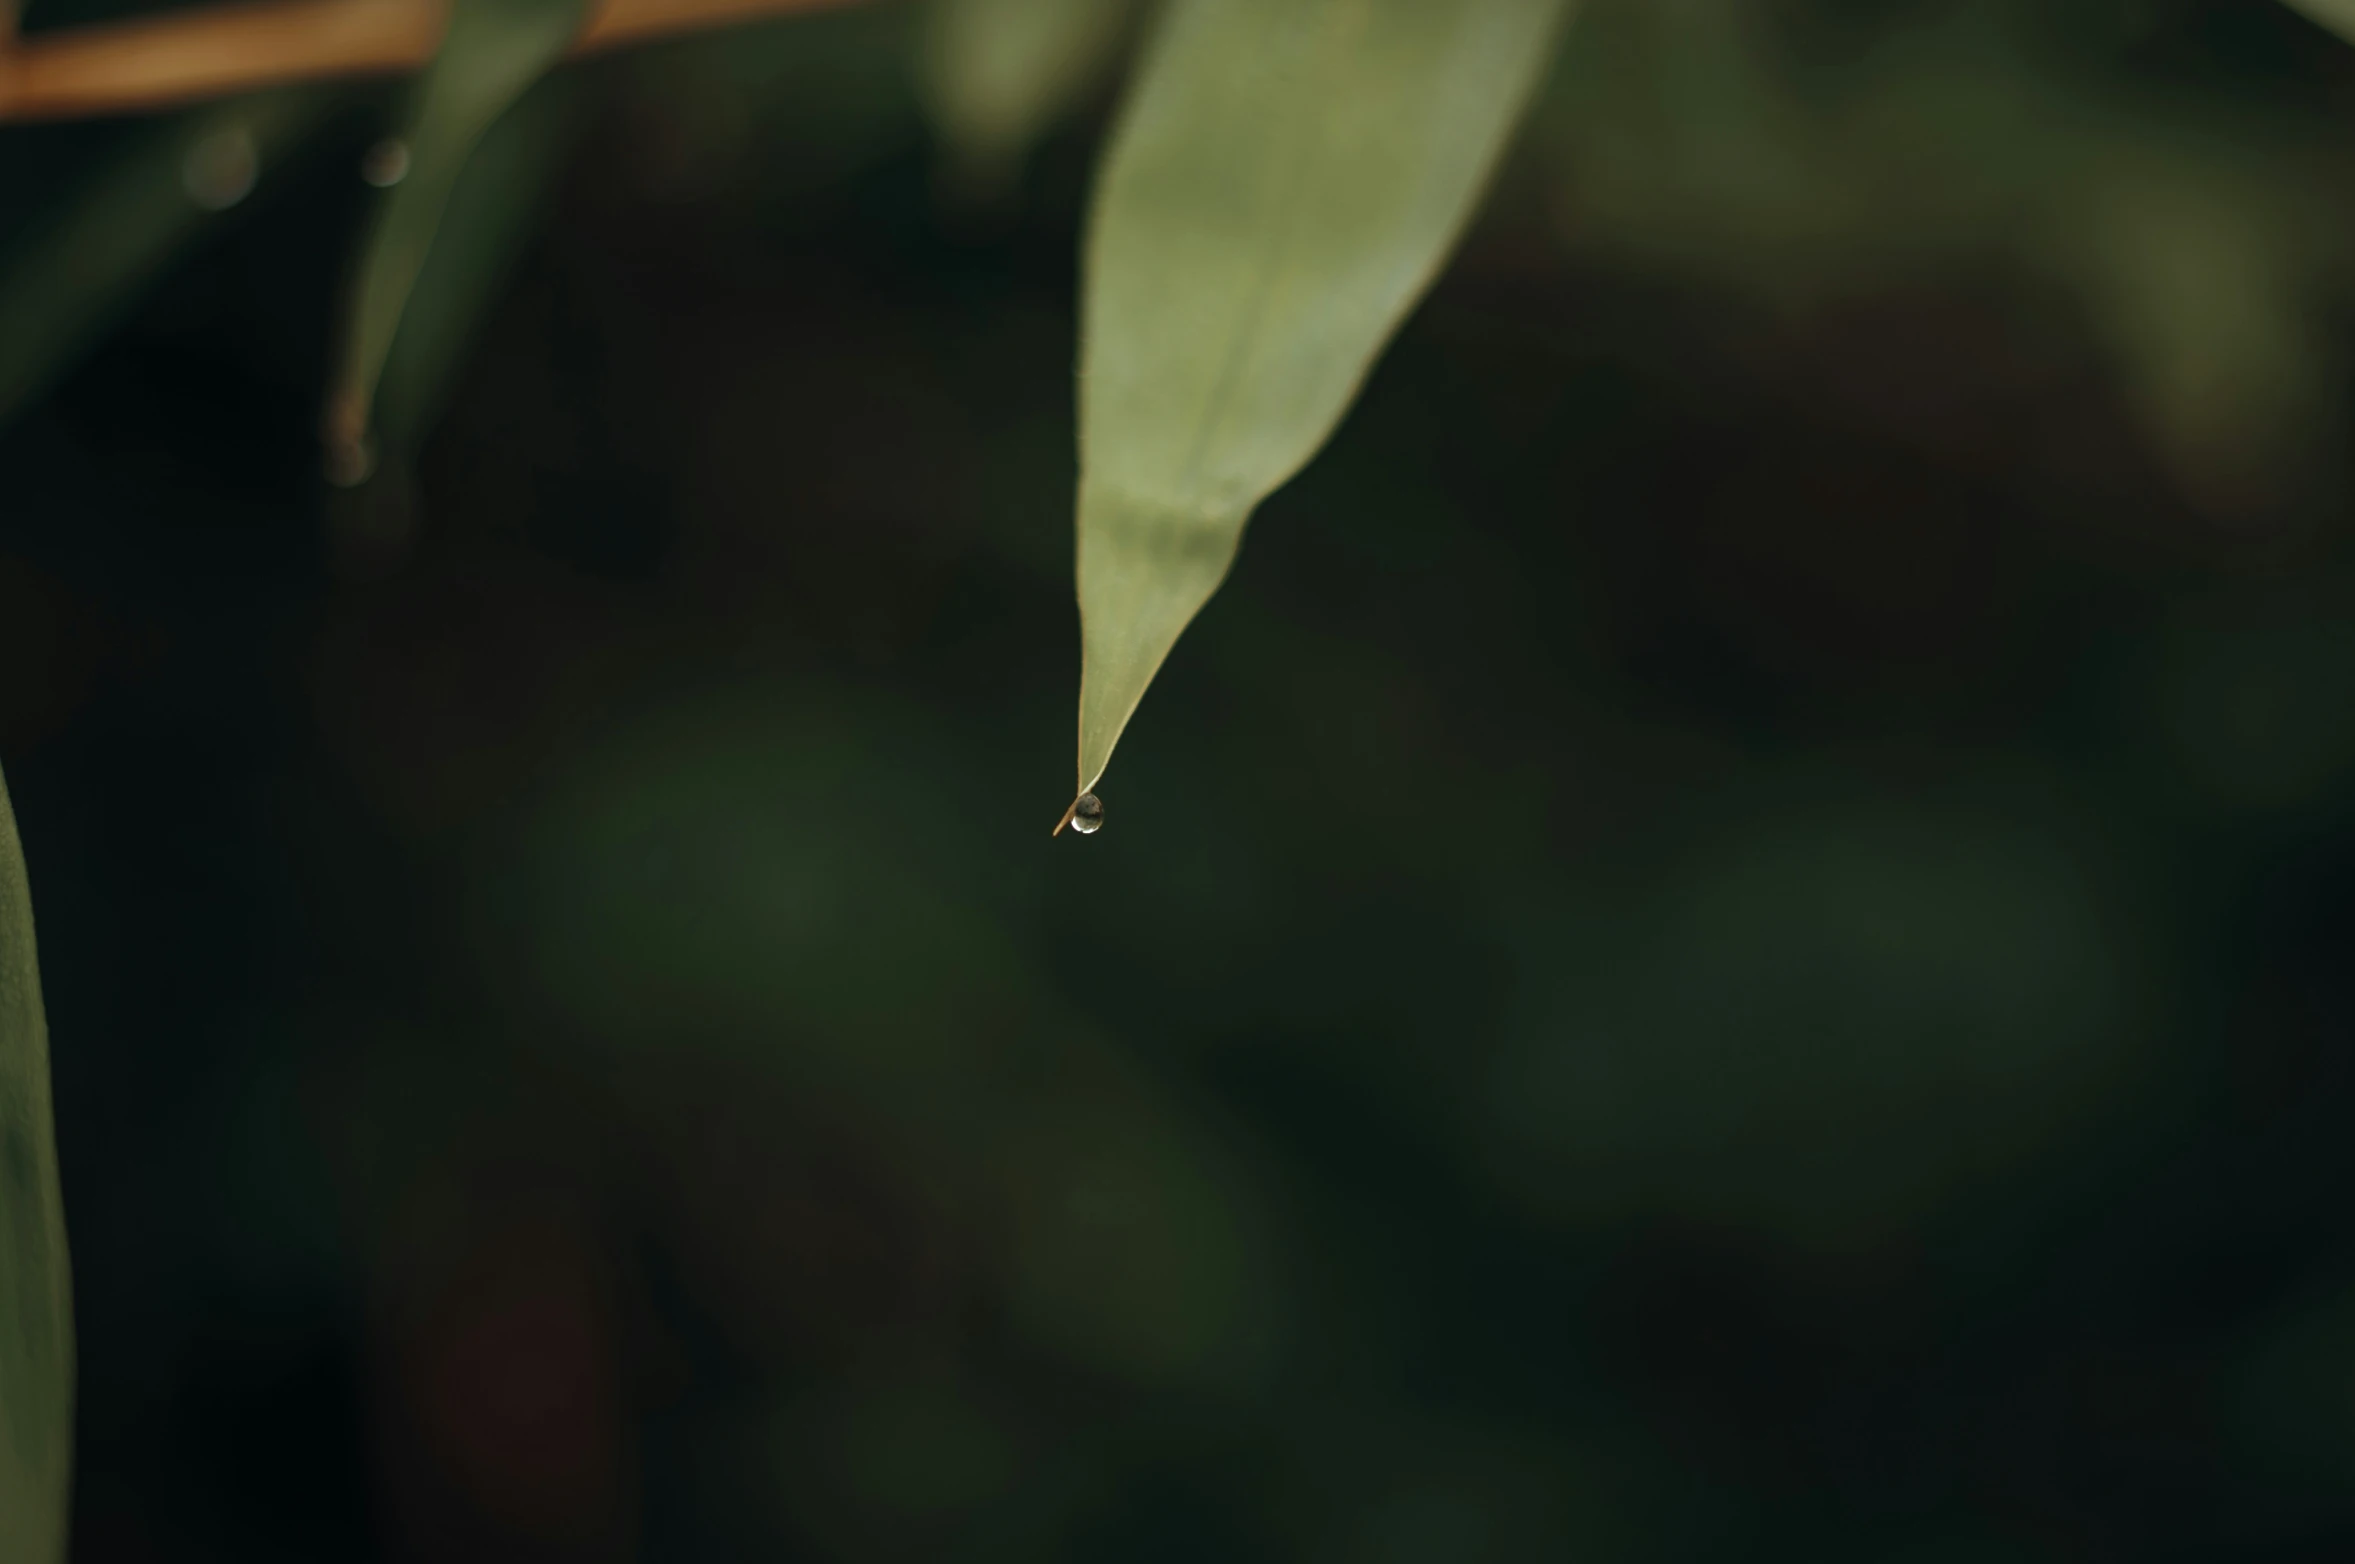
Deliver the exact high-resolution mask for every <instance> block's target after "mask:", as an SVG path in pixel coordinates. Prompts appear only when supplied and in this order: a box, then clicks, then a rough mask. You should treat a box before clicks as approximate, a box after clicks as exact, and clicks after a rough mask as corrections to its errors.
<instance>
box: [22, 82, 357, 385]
mask: <svg viewBox="0 0 2355 1564" xmlns="http://www.w3.org/2000/svg"><path fill="white" fill-rule="evenodd" d="M330 101H331V100H330V99H329V98H328V97H327V96H326V95H325V94H322V93H317V92H282V93H266V94H261V95H258V96H255V97H251V98H245V99H241V100H239V101H237V102H235V103H229V104H224V105H222V106H220V107H217V108H212V109H208V110H205V111H204V112H202V113H198V114H191V115H187V116H185V117H183V118H180V119H176V120H173V121H171V122H170V123H168V124H166V125H164V126H162V127H161V128H159V129H157V130H154V131H151V132H149V133H147V134H144V135H142V136H140V137H139V138H137V139H136V140H135V141H134V142H133V144H132V145H131V146H130V147H129V148H128V149H126V150H125V151H124V152H123V153H121V154H120V155H119V156H118V157H116V158H115V159H114V160H113V161H112V162H110V163H108V164H107V165H105V166H104V167H103V168H102V169H101V170H99V171H98V172H97V173H96V174H95V175H94V176H93V177H92V178H91V180H90V182H89V183H88V184H87V185H86V186H85V187H84V188H83V189H82V190H81V191H80V192H79V193H78V194H77V195H76V196H75V197H74V199H73V200H72V201H71V202H70V203H69V204H68V205H66V207H65V208H64V209H63V210H62V211H60V212H59V213H58V215H57V217H56V219H55V220H54V221H53V222H51V223H50V224H49V225H48V226H46V227H45V228H42V229H41V230H39V231H38V232H37V233H36V234H35V235H34V237H33V238H32V239H31V240H30V241H29V242H27V243H26V244H25V245H24V246H23V247H22V248H21V249H20V250H19V251H18V252H17V253H16V255H15V256H14V257H13V258H12V259H11V261H10V263H9V265H8V267H7V269H6V271H5V272H0V423H6V422H8V421H9V420H10V419H12V418H14V417H15V416H16V415H18V414H19V413H22V412H23V411H24V410H25V409H26V408H28V407H30V406H31V405H32V404H33V403H34V402H35V401H37V400H38V399H39V398H40V396H41V395H42V393H44V392H45V391H47V390H48V389H49V387H50V385H51V384H52V383H53V382H54V381H55V380H56V379H57V377H58V376H59V375H61V374H63V373H64V372H65V371H66V370H68V369H70V368H71V367H72V366H73V364H74V361H75V360H76V359H77V358H79V357H80V356H81V354H82V353H83V352H84V351H85V350H86V349H87V348H88V347H89V346H90V345H91V344H92V343H93V342H94V341H96V340H97V339H98V338H99V337H100V336H101V335H102V334H103V333H104V332H105V330H106V328H107V327H108V326H109V325H110V324H112V322H113V321H114V319H115V317H117V316H118V315H120V314H121V313H122V312H123V311H124V310H126V309H128V308H129V307H130V306H131V305H132V303H133V302H134V301H136V300H137V298H138V297H139V294H140V292H141V291H142V289H144V288H145V287H146V285H147V284H148V283H149V282H150V281H151V280H152V279H153V278H154V277H155V276H156V275H157V274H158V273H160V272H162V271H163V269H164V268H165V267H166V266H167V265H168V264H170V262H171V259H172V257H173V256H174V255H175V254H176V253H177V252H179V251H180V250H181V249H183V248H184V247H186V246H187V245H188V244H190V243H192V242H194V241H195V239H196V238H197V237H198V236H199V235H200V234H202V233H204V232H205V231H206V230H207V228H208V227H209V226H210V225H211V224H212V223H213V222H214V221H215V220H216V219H217V217H218V215H219V214H221V213H223V212H225V211H227V210H229V209H230V208H232V207H239V206H242V204H243V198H244V196H245V195H246V193H247V192H248V190H250V189H251V187H252V184H253V181H254V180H255V179H256V178H257V177H258V176H259V175H260V174H261V173H264V172H266V171H268V170H269V169H270V168H271V167H273V166H274V165H275V164H276V163H277V162H278V161H279V160H280V159H281V158H282V157H284V156H285V155H286V154H287V153H289V152H291V151H292V150H293V149H294V147H295V146H296V145H297V144H298V143H300V142H301V141H302V140H303V138H305V137H306V136H308V135H309V134H310V132H311V130H312V129H313V127H315V126H316V125H317V124H318V123H319V122H320V120H321V119H322V117H323V116H324V114H325V112H326V109H327V107H328V105H329V103H330Z"/></svg>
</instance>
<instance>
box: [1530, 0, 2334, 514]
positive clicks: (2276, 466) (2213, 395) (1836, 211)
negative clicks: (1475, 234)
mask: <svg viewBox="0 0 2355 1564" xmlns="http://www.w3.org/2000/svg"><path fill="white" fill-rule="evenodd" d="M1811 14H1812V15H1817V16H1818V17H1819V19H1818V20H1817V21H1816V22H1815V23H1814V24H1813V26H1814V28H1815V29H1816V30H1817V31H1819V32H1822V33H1826V34H1831V35H1833V43H1834V47H1835V48H1836V49H1837V50H1838V52H1839V55H1840V58H1838V59H1836V60H1826V61H1824V62H1822V63H1817V64H1812V65H1804V66H1797V67H1796V68H1794V64H1795V60H1796V59H1797V58H1801V57H1804V54H1805V53H1806V51H1807V48H1808V42H1807V37H1806V34H1807V32H1808V30H1809V28H1808V25H1807V18H1808V17H1809V16H1810V15H1811ZM2157 14H2159V13H2158V11H2157V10H2156V9H2155V8H2149V7H2145V8H2135V7H2117V8H2108V9H2105V8H2098V7H2078V8H2072V7H2055V6H2047V5H2040V4H2033V3H2030V4H2018V3H2008V0H1994V3H1979V4H1970V5H1954V6H1915V7H1896V8H1887V9H1885V10H1882V11H1878V12H1876V11H1875V10H1874V9H1873V8H1869V7H1847V8H1843V7H1841V6H1838V5H1821V4H1792V5H1784V6H1762V5H1756V4H1752V3H1749V0H1677V3H1673V4H1665V5H1656V4H1652V3H1650V0H1592V3H1591V4H1589V5H1587V6H1586V7H1585V8H1584V12H1583V15H1582V18H1581V21H1580V23H1579V27H1578V46H1577V47H1576V48H1574V49H1571V50H1568V51H1566V53H1565V68H1564V70H1563V72H1562V75H1561V78H1560V81H1559V83H1558V85H1557V89H1556V91H1555V92H1554V94H1553V95H1552V97H1551V98H1550V100H1549V102H1548V104H1547V107H1546V113H1545V117H1544V140H1545V144H1546V145H1547V146H1548V147H1550V148H1551V149H1552V164H1553V177H1554V178H1555V179H1556V180H1557V181H1558V185H1557V193H1556V196H1555V203H1556V212H1557V221H1558V223H1559V225H1560V230H1561V232H1562V234H1563V236H1564V238H1565V239H1566V240H1567V242H1568V243H1569V244H1570V245H1571V246H1572V248H1573V249H1574V251H1577V252H1580V253H1588V254H1595V255H1617V256H1622V257H1625V258H1627V260H1628V261H1630V262H1631V263H1633V264H1636V265H1642V266H1661V267H1665V268H1672V269H1673V270H1675V271H1676V272H1679V273H1681V274H1684V275H1687V276H1690V277H1693V278H1694V279H1696V280H1699V281H1705V282H1707V283H1709V284H1711V285H1713V286H1718V287H1726V288H1732V289H1737V290H1740V291H1741V292H1743V293H1747V294H1751V295H1754V296H1759V297H1763V298H1765V299H1768V300H1771V301H1774V302H1775V303H1777V304H1778V305H1780V306H1782V307H1784V308H1788V309H1794V310H1805V309H1808V308H1811V307H1820V306H1821V305H1822V304H1823V303H1824V302H1826V301H1827V300H1830V299H1833V298H1836V297H1838V296H1839V295H1841V294H1842V293H1845V292H1852V291H1855V290H1856V289H1858V288H1861V287H1872V286H1882V285H1886V284H1887V283H1888V282H1890V281H1892V280H1894V279H1896V278H1899V277H1904V276H1946V277H1959V276H1968V275H1973V274H1977V275H1982V276H1984V275H1986V274H1988V273H1990V272H2008V273H2010V274H2012V275H2013V276H2015V277H2017V278H2019V279H2022V280H2032V281H2034V282H2035V283H2037V284H2040V285H2042V286H2045V287H2049V288H2051V289H2053V290H2055V291H2056V292H2058V293H2060V294H2061V295H2063V296H2065V297H2066V298H2068V299H2070V300H2071V301H2073V303H2074V305H2075V307H2076V308H2077V310H2079V311H2080V312H2081V313H2082V314H2083V316H2084V317H2085V318H2086V319H2088V320H2089V321H2091V322H2092V323H2093V324H2094V325H2095V326H2096V328H2097V329H2098V330H2100V331H2101V332H2102V333H2103V335H2104V337H2105V338H2106V339H2107V341H2108V342H2109V343H2110V345H2111V348H2112V351H2113V352H2114V353H2115V355H2116V360H2117V364H2118V368H2119V372H2120V375H2121V378H2122V379H2123V380H2124V381H2125V383H2126V384H2127V385H2128V386H2129V387H2130V388H2131V391H2132V394H2133V397H2134V399H2135V402H2136V404H2137V406H2138V407H2139V409H2140V410H2141V412H2142V414H2143V416H2144V417H2145V419H2146V420H2147V423H2148V427H2149V428H2150V430H2151V433H2152V435H2153V438H2154V440H2155V442H2156V443H2157V444H2158V445H2159V447H2160V448H2161V449H2162V450H2163V451H2164V452H2165V453H2166V454H2167V456H2168V458H2169V460H2170V461H2171V462H2172V463H2173V464H2174V465H2175V467H2176V470H2177V472H2178V474H2179V475H2180V477H2181V479H2182V481H2183V482H2184V483H2185V484H2186V485H2187V487H2188V488H2189V490H2190V491H2191V492H2193V493H2195V494H2197V495H2198V496H2199V497H2200V498H2201V500H2202V502H2203V503H2206V504H2208V505H2210V506H2211V508H2213V509H2216V510H2217V511H2219V512H2220V513H2221V514H2223V515H2226V516H2236V515H2246V514H2248V513H2250V512H2254V511H2262V510H2264V509H2265V508H2267V507H2268V506H2271V505H2274V504H2277V503H2278V502H2279V501H2280V500H2281V499H2282V498H2283V496H2284V495H2285V494H2287V493H2289V492H2292V491H2295V490H2297V489H2300V488H2301V487H2304V486H2306V485H2308V484H2310V483H2311V482H2312V481H2314V480H2315V479H2316V478H2317V477H2319V476H2320V475H2321V473H2322V470H2323V463H2324V455H2323V448H2324V442H2325V437H2326V433H2327V431H2328V430H2330V429H2331V428H2332V427H2334V426H2335V424H2336V423H2337V421H2338V415H2339V413H2340V411H2341V409H2340V408H2339V406H2338V405H2337V392H2336V389H2335V388H2336V387H2337V385H2338V382H2339V376H2338V372H2337V366H2335V365H2334V364H2332V363H2330V362H2328V361H2327V360H2325V359H2323V358H2321V357H2319V356H2318V344H2317V341H2316V333H2315V332H2314V330H2313V329H2312V322H2313V318H2314V311H2315V310H2316V308H2317V307H2318V306H2319V305H2321V304H2322V303H2323V301H2324V299H2325V297H2326V296H2327V293H2328V291H2329V290H2331V289H2333V288H2335V287H2338V286H2341V285H2342V283H2341V279H2343V277H2344V276H2345V273H2346V268H2347V264H2348V260H2349V257H2350V255H2351V254H2355V209H2350V208H2348V207H2346V206H2344V205H2341V204H2338V203H2333V202H2329V201H2325V200H2319V199H2317V195H2316V192H2317V191H2318V190H2319V189H2321V188H2324V187H2325V186H2326V185H2327V184H2328V183H2329V182H2330V181H2331V180H2332V179H2333V178H2336V177H2343V170H2344V168H2345V165H2346V159H2345V155H2344V153H2343V152H2342V151H2341V150H2340V149H2339V147H2338V146H2337V145H2336V144H2335V139H2334V138H2333V137H2332V136H2331V135H2330V134H2329V133H2328V129H2327V122H2326V121H2324V120H2323V119H2322V118H2320V117H2319V116H2318V115H2317V114H2316V113H2315V111H2314V109H2313V107H2312V106H2311V105H2309V104H2305V103H2300V102H2298V101H2296V100H2294V99H2293V100H2291V101H2290V102H2288V103H2283V104H2268V103H2266V102H2264V101H2262V100H2261V99H2260V100H2252V101H2235V100H2231V99H2223V100H2219V99H2217V98H2215V97H2212V96H2211V97H2207V98H2202V97H2201V96H2199V95H2196V94H2193V93H2191V92H2188V91H2184V90H2182V89H2181V88H2179V87H2176V86H2174V85H2173V84H2171V83H2169V82H2166V81H2165V80H2159V81H2151V80H2140V81H2137V80H2133V79H2130V78H2129V79H2121V77H2120V75H2119V74H2118V73H2117V72H2116V71H2115V69H2114V60H2115V55H2104V54H2103V53H2101V52H2099V51H2098V50H2096V49H2088V48H2086V47H2085V46H2084V44H2085V42H2086V40H2085V39H2083V38H2082V37H2081V36H2079V37H2072V36H2071V33H2072V31H2073V29H2072V28H2071V27H2070V26H2069V25H2068V24H2070V23H2076V24H2078V28H2079V29H2082V30H2091V31H2093V33H2094V39H2093V40H2092V41H2093V42H2096V43H2107V44H2110V45H2112V46H2113V47H2115V48H2117V49H2120V50H2125V49H2131V48H2132V46H2133V45H2134V42H2135V38H2134V31H2135V27H2136V18H2137V17H2143V18H2145V21H2144V22H2143V24H2142V25H2144V26H2145V27H2146V28H2147V27H2148V26H2149V25H2150V22H2149V19H2150V18H2153V17H2155V16H2156V15H2157ZM2292 26H2294V24H2293V23H2291V22H2290V21H2289V19H2288V17H2287V14H2286V13H2284V14H2283V15H2282V17H2281V30H2282V31H2285V32H2286V31H2288V30H2289V29H2290V28H2291V27H2292Z"/></svg>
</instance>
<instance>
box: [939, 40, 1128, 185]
mask: <svg viewBox="0 0 2355 1564" xmlns="http://www.w3.org/2000/svg"><path fill="white" fill-rule="evenodd" d="M1129 21H1130V7H1129V4H1128V0H933V3H932V6H931V16H930V23H929V28H928V31H927V33H926V36H925V40H924V56H923V78H924V97H925V103H926V106H927V108H928V109H929V110H930V111H931V114H932V117H933V121H934V123H936V124H937V125H938V126H939V127H940V133H941V137H942V140H943V142H944V143H945V145H946V146H947V148H948V152H949V155H950V157H951V158H952V159H953V160H954V167H953V172H952V174H951V176H950V177H951V179H952V180H953V182H954V184H953V188H955V189H957V190H959V191H960V192H961V193H964V194H967V195H984V196H986V195H988V194H990V193H991V192H994V191H999V190H1003V189H1004V188H1006V187H1007V186H1008V184H1009V183H1010V182H1011V181H1013V180H1014V179H1015V178H1016V177H1017V176H1018V175H1019V174H1020V173H1021V169H1022V161H1023V159H1024V158H1025V157H1026V156H1027V155H1028V154H1029V152H1030V149H1031V147H1032V146H1033V145H1034V144H1035V143H1036V142H1037V141H1038V139H1039V137H1040V136H1042V135H1044V134H1045V133H1046V132H1047V131H1048V130H1050V129H1052V128H1053V127H1054V126H1055V124H1056V123H1057V122H1058V121H1060V120H1062V119H1063V118H1064V117H1065V116H1067V115H1069V114H1070V113H1071V112H1072V111H1073V110H1074V109H1076V108H1077V107H1079V105H1080V104H1081V103H1082V102H1083V101H1084V100H1085V99H1086V97H1087V95H1088V94H1089V93H1090V92H1092V91H1093V90H1094V89H1095V88H1096V87H1097V85H1098V84H1099V83H1100V82H1101V81H1102V79H1103V76H1104V73H1105V71H1106V69H1107V68H1108V67H1109V66H1110V65H1111V64H1112V62H1113V60H1114V58H1115V57H1116V54H1117V51H1118V49H1119V45H1120V42H1121V40H1122V38H1123V36H1124V35H1125V34H1126V33H1127V31H1128V27H1129Z"/></svg>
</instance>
